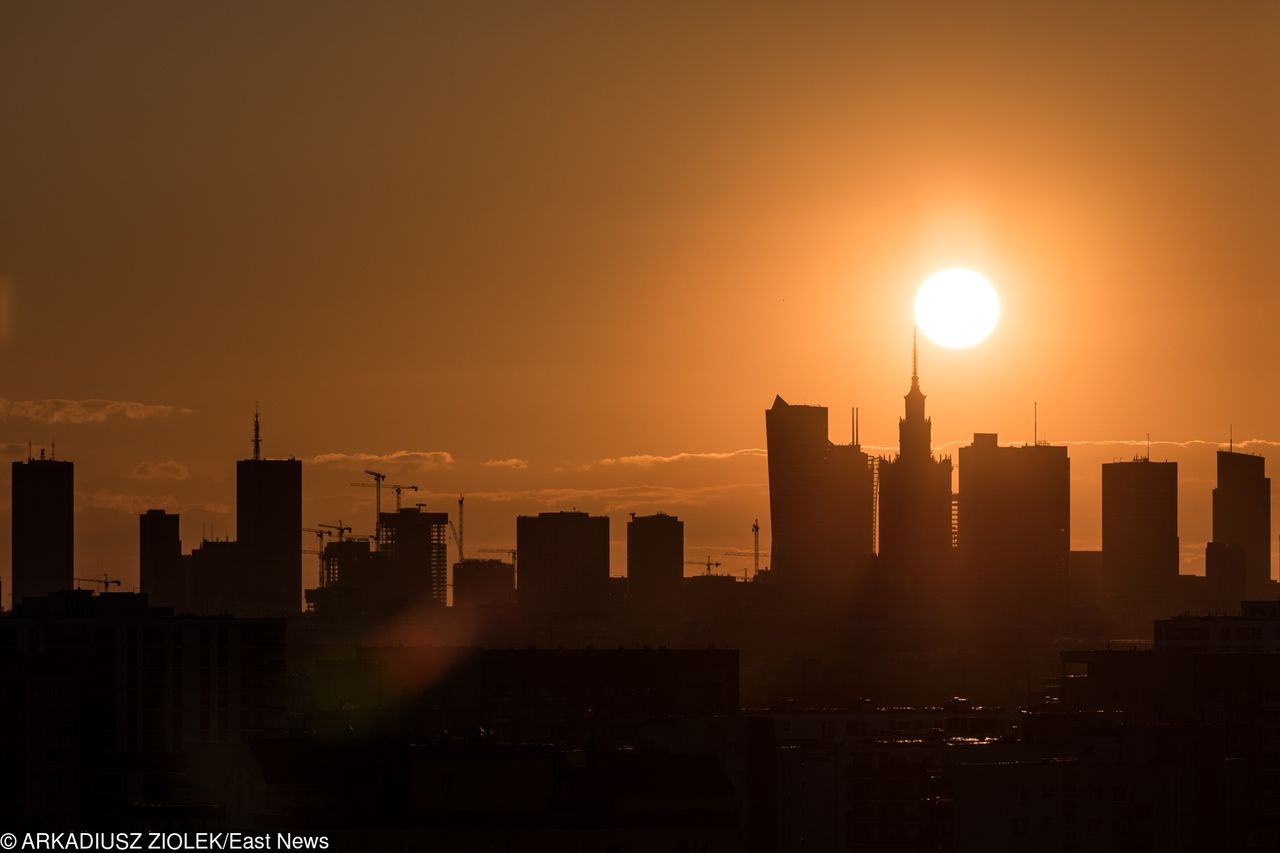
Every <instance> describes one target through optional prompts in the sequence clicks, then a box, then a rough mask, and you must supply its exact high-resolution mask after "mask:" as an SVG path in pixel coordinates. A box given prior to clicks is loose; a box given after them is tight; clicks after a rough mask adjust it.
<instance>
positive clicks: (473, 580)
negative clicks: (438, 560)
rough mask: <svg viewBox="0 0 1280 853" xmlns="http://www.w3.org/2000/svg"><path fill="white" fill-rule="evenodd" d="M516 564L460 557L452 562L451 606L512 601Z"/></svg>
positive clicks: (474, 605)
mask: <svg viewBox="0 0 1280 853" xmlns="http://www.w3.org/2000/svg"><path fill="white" fill-rule="evenodd" d="M515 577H516V573H515V566H513V565H512V564H511V563H508V562H506V561H505V560H476V559H470V560H461V561H459V562H457V563H454V564H453V606H454V607H492V606H494V605H502V604H507V605H510V604H514V603H515V600H516V583H515Z"/></svg>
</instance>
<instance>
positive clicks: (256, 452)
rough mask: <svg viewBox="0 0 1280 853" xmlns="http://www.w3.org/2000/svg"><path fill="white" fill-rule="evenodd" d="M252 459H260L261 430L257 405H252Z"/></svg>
mask: <svg viewBox="0 0 1280 853" xmlns="http://www.w3.org/2000/svg"><path fill="white" fill-rule="evenodd" d="M253 458H254V459H255V460H256V459H261V458H262V430H261V429H260V427H259V425H258V404H257V403H254V404H253Z"/></svg>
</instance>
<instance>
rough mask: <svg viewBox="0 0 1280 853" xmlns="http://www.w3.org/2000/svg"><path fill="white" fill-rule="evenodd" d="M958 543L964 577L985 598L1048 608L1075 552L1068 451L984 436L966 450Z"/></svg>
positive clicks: (1057, 596)
mask: <svg viewBox="0 0 1280 853" xmlns="http://www.w3.org/2000/svg"><path fill="white" fill-rule="evenodd" d="M958 528H959V529H958V534H959V548H960V558H961V561H962V564H963V566H964V569H965V571H964V575H965V582H966V583H968V584H969V585H970V586H971V588H972V589H973V591H974V592H975V594H976V595H977V596H978V597H979V598H980V599H981V600H984V601H986V602H990V603H999V604H1017V605H1019V606H1020V607H1026V608H1027V609H1028V611H1031V610H1038V611H1039V612H1041V613H1042V612H1043V608H1044V606H1045V605H1046V604H1053V603H1056V602H1058V601H1061V600H1062V598H1061V597H1062V596H1063V595H1064V594H1065V592H1066V581H1067V562H1068V560H1069V559H1070V556H1071V460H1070V459H1069V458H1068V457H1067V448H1065V447H1053V446H1050V445H1046V444H1037V445H1031V446H1025V447H1001V446H1000V445H999V442H998V440H997V438H996V435H995V434H994V433H977V434H975V435H974V436H973V443H972V444H970V445H968V446H966V447H962V448H960V498H959V525H958Z"/></svg>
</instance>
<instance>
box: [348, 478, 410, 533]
mask: <svg viewBox="0 0 1280 853" xmlns="http://www.w3.org/2000/svg"><path fill="white" fill-rule="evenodd" d="M365 473H366V474H368V475H369V476H370V477H372V478H373V482H372V483H352V484H351V485H353V486H363V487H365V488H368V487H369V486H373V530H374V534H375V535H376V534H377V531H378V519H379V518H381V517H382V481H383V480H385V479H387V475H386V474H383V473H382V472H381V471H370V470H368V469H365ZM398 497H399V496H397V498H398Z"/></svg>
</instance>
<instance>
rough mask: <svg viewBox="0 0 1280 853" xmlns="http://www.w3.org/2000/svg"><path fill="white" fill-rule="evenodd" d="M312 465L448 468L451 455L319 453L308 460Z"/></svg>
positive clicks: (425, 452) (423, 452)
mask: <svg viewBox="0 0 1280 853" xmlns="http://www.w3.org/2000/svg"><path fill="white" fill-rule="evenodd" d="M308 461H309V462H310V463H311V464H312V465H355V464H362V465H368V464H380V465H412V466H415V467H418V468H425V469H428V470H430V469H435V468H448V467H449V466H450V465H452V464H453V454H451V453H449V452H448V451H445V450H396V451H392V452H391V453H321V454H318V455H316V456H312V457H311V459H309V460H308Z"/></svg>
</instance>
